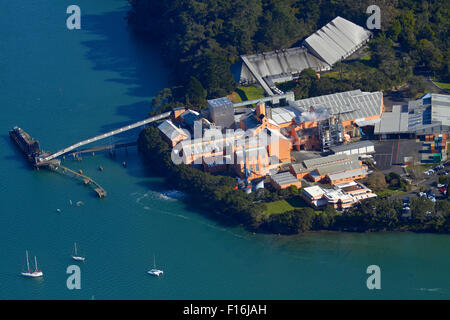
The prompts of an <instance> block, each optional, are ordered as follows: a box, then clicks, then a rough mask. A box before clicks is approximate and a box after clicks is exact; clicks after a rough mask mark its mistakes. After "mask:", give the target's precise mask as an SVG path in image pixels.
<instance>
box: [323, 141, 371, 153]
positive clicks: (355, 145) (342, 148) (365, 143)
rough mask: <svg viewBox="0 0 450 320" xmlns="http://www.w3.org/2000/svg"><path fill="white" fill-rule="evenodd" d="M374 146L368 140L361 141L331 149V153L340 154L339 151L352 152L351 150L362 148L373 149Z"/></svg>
mask: <svg viewBox="0 0 450 320" xmlns="http://www.w3.org/2000/svg"><path fill="white" fill-rule="evenodd" d="M373 146H374V144H373V142H371V141H368V140H362V141H358V142H354V143H349V144H342V145H340V146H335V147H331V148H330V149H331V151H333V152H334V153H337V152H341V151H347V150H353V149H359V148H364V147H373Z"/></svg>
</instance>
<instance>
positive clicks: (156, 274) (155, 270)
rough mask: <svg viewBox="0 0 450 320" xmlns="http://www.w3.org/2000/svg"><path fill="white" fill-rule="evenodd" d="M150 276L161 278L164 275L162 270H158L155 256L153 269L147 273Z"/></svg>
mask: <svg viewBox="0 0 450 320" xmlns="http://www.w3.org/2000/svg"><path fill="white" fill-rule="evenodd" d="M147 273H148V274H151V275H152V276H156V277H159V276H160V275H162V274H163V271H162V270H159V269H156V262H155V255H153V269H151V270H150V271H147Z"/></svg>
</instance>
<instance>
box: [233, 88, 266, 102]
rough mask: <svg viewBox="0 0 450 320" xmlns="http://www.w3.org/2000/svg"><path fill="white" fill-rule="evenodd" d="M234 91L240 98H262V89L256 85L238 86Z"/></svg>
mask: <svg viewBox="0 0 450 320" xmlns="http://www.w3.org/2000/svg"><path fill="white" fill-rule="evenodd" d="M236 92H237V93H238V94H239V96H240V97H241V99H242V100H243V101H244V100H253V99H259V98H264V89H263V88H257V87H252V86H250V87H238V88H237V89H236Z"/></svg>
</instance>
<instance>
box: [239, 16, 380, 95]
mask: <svg viewBox="0 0 450 320" xmlns="http://www.w3.org/2000/svg"><path fill="white" fill-rule="evenodd" d="M371 35H372V33H371V32H370V31H368V30H366V29H364V28H362V27H360V26H358V25H356V24H354V23H353V22H350V21H348V20H346V19H344V18H342V17H339V16H338V17H336V18H335V19H333V20H332V21H331V22H329V23H328V24H327V25H325V26H323V27H322V28H321V29H320V30H318V31H316V32H314V33H313V34H312V35H310V36H309V37H308V38H306V39H305V41H304V42H303V45H302V46H300V47H294V48H290V49H282V50H277V51H271V52H263V53H258V54H252V55H242V56H241V60H242V68H241V74H240V83H241V84H244V85H248V84H252V83H255V82H257V83H259V85H261V87H262V88H263V89H264V91H265V92H266V93H267V94H268V95H269V96H272V95H275V94H280V93H282V92H281V91H280V90H279V89H278V88H277V87H276V86H275V83H277V82H285V81H290V80H292V79H296V78H298V76H299V75H300V73H301V72H302V71H303V70H304V69H307V68H311V69H313V70H315V71H316V72H321V71H327V70H330V69H331V67H332V66H333V65H334V64H335V63H336V62H338V61H341V60H343V59H345V58H347V57H349V56H350V55H351V54H352V53H354V52H355V51H356V50H358V49H359V48H361V47H362V46H363V45H364V44H365V43H366V42H367V41H368V40H369V39H370V37H371Z"/></svg>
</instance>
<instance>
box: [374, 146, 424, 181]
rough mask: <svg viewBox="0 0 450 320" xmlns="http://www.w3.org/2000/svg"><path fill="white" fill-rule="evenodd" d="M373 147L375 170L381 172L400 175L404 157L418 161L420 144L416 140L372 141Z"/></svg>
mask: <svg viewBox="0 0 450 320" xmlns="http://www.w3.org/2000/svg"><path fill="white" fill-rule="evenodd" d="M372 142H373V143H374V145H375V154H373V159H374V160H375V161H376V167H377V169H379V170H381V171H383V172H391V171H394V172H397V173H401V172H402V169H401V167H400V166H396V164H398V165H400V164H403V163H404V158H405V157H413V158H414V159H418V157H419V150H421V148H422V143H421V142H417V141H416V140H401V139H400V140H382V141H372Z"/></svg>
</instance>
